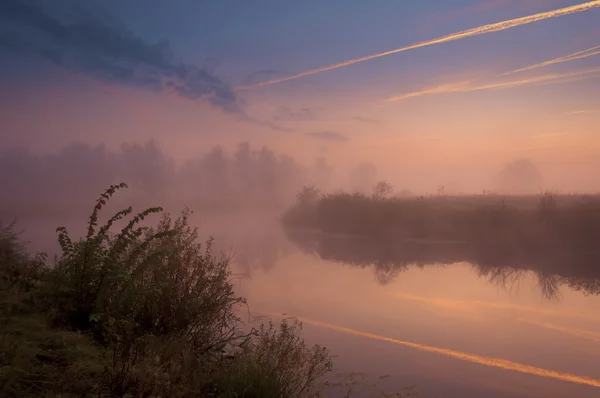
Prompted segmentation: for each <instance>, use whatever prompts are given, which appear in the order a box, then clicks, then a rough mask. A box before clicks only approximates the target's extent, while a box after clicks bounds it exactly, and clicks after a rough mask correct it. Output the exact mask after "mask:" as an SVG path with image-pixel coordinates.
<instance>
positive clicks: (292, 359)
mask: <svg viewBox="0 0 600 398" xmlns="http://www.w3.org/2000/svg"><path fill="white" fill-rule="evenodd" d="M301 330H302V325H301V324H300V323H293V324H290V323H289V322H288V321H286V320H284V321H283V322H282V323H281V325H280V326H279V330H277V328H275V326H274V325H273V323H272V322H269V324H268V326H266V325H264V324H263V325H261V327H260V329H259V330H258V333H257V336H256V337H255V338H254V339H251V340H249V341H248V343H247V344H245V345H244V346H243V348H242V349H241V351H240V352H238V353H237V354H236V355H235V356H234V358H233V360H232V361H231V362H230V363H229V364H228V365H227V366H226V367H224V368H223V370H222V371H221V372H220V373H219V375H218V376H217V378H216V383H217V385H219V386H224V387H222V388H221V390H220V391H219V395H218V396H219V397H223V398H225V397H227V398H234V397H240V398H241V397H245V398H253V397H261V398H301V397H308V396H310V397H312V396H315V395H316V394H317V393H318V392H320V390H321V388H322V387H323V383H322V381H323V376H325V375H326V374H327V373H329V372H330V371H331V369H332V362H331V359H330V356H329V352H328V351H327V349H326V348H324V347H321V346H318V345H315V346H314V347H312V348H309V347H307V346H306V344H305V343H304V341H303V340H302V339H301V338H300V332H301ZM319 381H321V382H319Z"/></svg>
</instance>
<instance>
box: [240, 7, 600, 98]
mask: <svg viewBox="0 0 600 398" xmlns="http://www.w3.org/2000/svg"><path fill="white" fill-rule="evenodd" d="M597 7H600V0H594V1H588V2H586V3H582V4H577V5H574V6H569V7H564V8H560V9H558V10H553V11H546V12H541V13H539V14H534V15H529V16H525V17H520V18H515V19H510V20H507V21H503V22H496V23H493V24H488V25H483V26H480V27H477V28H472V29H468V30H463V31H461V32H457V33H452V34H449V35H446V36H442V37H438V38H437V39H433V40H428V41H424V42H420V43H416V44H411V45H409V46H406V47H401V48H397V49H395V50H389V51H385V52H382V53H377V54H372V55H367V56H365V57H360V58H354V59H351V60H348V61H344V62H340V63H337V64H333V65H329V66H323V67H321V68H316V69H310V70H307V71H304V72H301V73H298V74H296V75H292V76H287V77H281V78H278V79H272V80H267V81H264V82H261V83H257V84H252V85H247V86H239V87H236V88H234V91H241V90H249V89H253V88H257V87H262V86H268V85H271V84H276V83H282V82H286V81H290V80H295V79H299V78H301V77H305V76H310V75H315V74H317V73H321V72H326V71H329V70H333V69H338V68H342V67H344V66H349V65H353V64H356V63H359V62H363V61H368V60H371V59H375V58H379V57H385V56H386V55H391V54H396V53H399V52H403V51H408V50H412V49H415V48H421V47H427V46H431V45H434V44H440V43H446V42H449V41H454V40H460V39H464V38H466V37H471V36H479V35H482V34H485V33H492V32H500V31H502V30H506V29H510V28H513V27H515V26H521V25H527V24H530V23H533V22H537V21H543V20H545V19H549V18H555V17H561V16H564V15H570V14H575V13H579V12H583V11H587V10H590V9H592V8H597Z"/></svg>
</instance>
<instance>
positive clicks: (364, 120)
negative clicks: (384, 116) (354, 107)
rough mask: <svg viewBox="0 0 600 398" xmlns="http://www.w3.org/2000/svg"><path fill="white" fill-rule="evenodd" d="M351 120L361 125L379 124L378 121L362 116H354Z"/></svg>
mask: <svg viewBox="0 0 600 398" xmlns="http://www.w3.org/2000/svg"><path fill="white" fill-rule="evenodd" d="M352 120H354V121H357V122H361V123H369V124H374V123H379V121H378V120H377V119H373V118H370V117H364V116H354V117H353V118H352Z"/></svg>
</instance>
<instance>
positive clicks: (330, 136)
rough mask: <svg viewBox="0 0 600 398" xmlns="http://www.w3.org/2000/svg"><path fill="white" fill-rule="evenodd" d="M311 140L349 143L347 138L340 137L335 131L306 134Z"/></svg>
mask: <svg viewBox="0 0 600 398" xmlns="http://www.w3.org/2000/svg"><path fill="white" fill-rule="evenodd" d="M306 135H309V136H311V137H313V138H317V139H320V140H324V141H333V142H347V141H350V139H349V138H348V137H346V136H345V135H342V134H340V133H336V132H335V131H315V132H312V133H306Z"/></svg>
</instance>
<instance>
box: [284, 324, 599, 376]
mask: <svg viewBox="0 0 600 398" xmlns="http://www.w3.org/2000/svg"><path fill="white" fill-rule="evenodd" d="M295 319H297V320H298V321H300V322H303V323H307V324H309V325H314V326H319V327H323V328H327V329H330V330H335V331H337V332H343V333H348V334H352V335H355V336H360V337H366V338H369V339H373V340H379V341H386V342H388V343H393V344H398V345H403V346H406V347H410V348H414V349H417V350H420V351H426V352H432V353H436V354H441V355H446V356H449V357H452V358H456V359H460V360H462V361H467V362H472V363H477V364H480V365H485V366H490V367H495V368H501V369H506V370H513V371H516V372H520V373H526V374H531V375H535V376H541V377H549V378H552V379H556V380H562V381H568V382H571V383H577V384H585V385H588V386H593V387H600V380H597V379H592V378H590V377H584V376H577V375H574V374H570V373H562V372H557V371H554V370H548V369H543V368H538V367H535V366H531V365H525V364H522V363H518V362H513V361H509V360H507V359H502V358H492V357H484V356H479V355H474V354H468V353H464V352H460V351H454V350H450V349H447V348H439V347H434V346H430V345H424V344H418V343H412V342H410V341H404V340H398V339H393V338H391V337H385V336H380V335H377V334H373V333H368V332H361V331H360V330H355V329H349V328H346V327H343V326H338V325H333V324H330V323H325V322H320V321H315V320H312V319H308V318H296V317H295Z"/></svg>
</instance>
